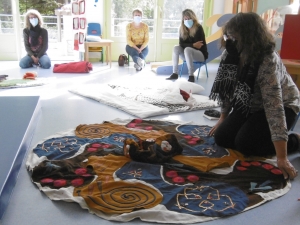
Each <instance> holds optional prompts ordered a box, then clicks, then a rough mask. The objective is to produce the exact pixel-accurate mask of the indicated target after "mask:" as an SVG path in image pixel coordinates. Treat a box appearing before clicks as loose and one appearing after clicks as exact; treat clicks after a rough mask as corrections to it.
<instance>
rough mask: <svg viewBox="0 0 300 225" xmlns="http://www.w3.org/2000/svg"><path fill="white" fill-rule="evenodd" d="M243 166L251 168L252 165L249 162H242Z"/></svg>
mask: <svg viewBox="0 0 300 225" xmlns="http://www.w3.org/2000/svg"><path fill="white" fill-rule="evenodd" d="M241 165H242V166H246V167H248V166H251V164H250V163H248V162H245V161H243V162H241Z"/></svg>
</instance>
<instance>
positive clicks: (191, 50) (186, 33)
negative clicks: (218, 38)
mask: <svg viewBox="0 0 300 225" xmlns="http://www.w3.org/2000/svg"><path fill="white" fill-rule="evenodd" d="M179 57H180V58H181V59H182V60H185V61H186V64H187V68H188V74H189V79H188V81H190V82H194V81H195V78H194V72H195V71H194V64H193V62H194V61H198V62H203V61H205V60H206V59H207V57H208V52H207V46H206V41H205V34H204V31H203V28H202V26H201V25H200V24H199V22H198V19H197V17H196V15H195V13H194V12H193V11H192V10H190V9H186V10H184V11H183V12H182V19H181V26H180V28H179V45H176V46H174V49H173V54H172V62H173V73H172V74H171V76H170V77H169V78H167V80H176V79H178V61H179Z"/></svg>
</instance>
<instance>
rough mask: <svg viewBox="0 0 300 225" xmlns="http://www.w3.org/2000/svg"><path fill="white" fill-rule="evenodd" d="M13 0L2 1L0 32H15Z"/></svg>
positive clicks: (0, 6) (0, 5)
mask: <svg viewBox="0 0 300 225" xmlns="http://www.w3.org/2000/svg"><path fill="white" fill-rule="evenodd" d="M11 10H12V9H11V0H1V1H0V33H14V23H13V17H12V15H11V14H12V11H11Z"/></svg>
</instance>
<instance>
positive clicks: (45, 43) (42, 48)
mask: <svg viewBox="0 0 300 225" xmlns="http://www.w3.org/2000/svg"><path fill="white" fill-rule="evenodd" d="M29 34H30V30H29V29H28V28H24V30H23V37H24V45H25V49H26V52H27V54H28V55H29V56H32V55H34V56H36V57H38V58H41V57H42V56H43V55H46V51H47V50H48V31H47V30H46V29H44V28H41V34H40V37H41V38H42V44H41V46H40V48H39V50H38V51H32V48H31V45H30V43H29Z"/></svg>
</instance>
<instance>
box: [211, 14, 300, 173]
mask: <svg viewBox="0 0 300 225" xmlns="http://www.w3.org/2000/svg"><path fill="white" fill-rule="evenodd" d="M223 35H224V39H222V41H221V46H222V47H223V48H225V50H224V51H223V53H222V55H221V62H220V65H219V68H218V71H217V75H216V78H215V81H214V83H213V86H212V89H211V93H210V96H209V97H210V99H213V100H218V102H219V103H220V105H221V116H220V119H219V120H218V122H217V123H216V124H215V126H213V127H212V129H211V130H210V133H209V135H211V136H214V138H215V142H216V144H217V145H219V146H222V147H224V148H230V149H234V150H237V151H239V152H241V153H243V154H244V155H245V156H263V157H264V156H270V155H276V158H277V166H278V168H279V169H280V170H281V172H282V174H283V176H284V178H285V179H288V178H290V179H293V178H295V177H296V176H297V174H298V171H297V170H296V169H295V168H294V166H293V165H292V164H291V163H290V161H289V160H288V158H287V154H288V153H290V152H294V151H297V150H300V144H299V135H298V134H295V133H294V134H288V132H289V130H290V129H291V127H292V126H293V124H294V123H295V122H296V117H297V114H298V112H299V110H300V100H299V90H298V88H297V86H296V85H295V83H294V81H293V80H292V78H291V76H290V75H289V74H288V73H287V71H286V68H285V66H284V64H283V63H282V61H281V58H280V56H279V55H278V53H277V51H276V50H275V40H274V37H273V35H272V34H271V33H270V31H269V30H268V28H267V26H266V24H265V22H264V20H263V19H262V18H261V17H260V16H259V15H258V14H256V13H252V12H249V13H238V14H237V15H235V16H234V17H233V18H232V19H230V20H229V21H228V22H227V23H226V24H225V26H224V27H223Z"/></svg>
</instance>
